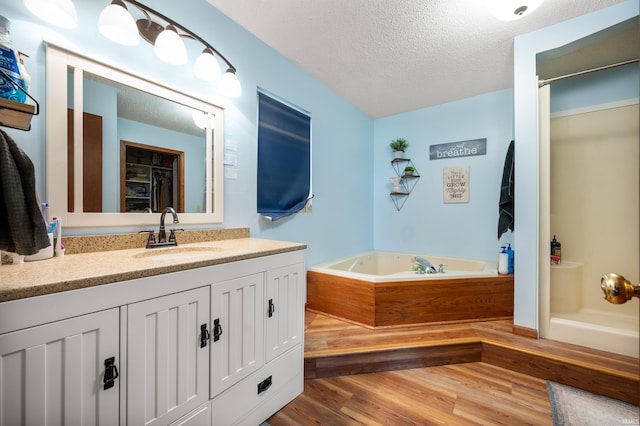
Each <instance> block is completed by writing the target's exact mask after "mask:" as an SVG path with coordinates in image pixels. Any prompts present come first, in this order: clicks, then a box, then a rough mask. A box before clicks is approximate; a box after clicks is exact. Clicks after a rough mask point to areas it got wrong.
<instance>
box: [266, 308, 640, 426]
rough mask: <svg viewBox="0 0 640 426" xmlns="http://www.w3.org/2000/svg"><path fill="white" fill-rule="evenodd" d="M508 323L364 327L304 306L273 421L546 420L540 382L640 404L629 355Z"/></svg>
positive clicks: (489, 422)
mask: <svg viewBox="0 0 640 426" xmlns="http://www.w3.org/2000/svg"><path fill="white" fill-rule="evenodd" d="M511 325H512V324H511V322H510V321H491V322H478V323H467V324H452V325H440V326H427V327H395V328H383V329H380V328H378V329H368V328H363V327H359V326H356V325H353V324H350V323H347V322H344V321H339V320H337V319H334V318H329V317H327V316H324V315H321V314H316V313H313V312H307V315H306V332H305V377H306V380H305V391H304V393H303V394H302V395H300V396H298V397H297V398H296V399H295V400H294V401H292V402H291V403H290V404H288V405H287V406H286V407H284V408H283V409H282V410H280V411H279V412H277V413H276V414H274V415H273V416H272V417H271V418H270V419H269V420H268V422H269V424H270V425H271V426H278V425H314V424H322V425H356V424H365V425H405V424H445V425H465V424H483V425H514V424H531V425H550V424H552V421H551V409H550V405H549V399H548V394H547V390H546V381H547V380H554V381H558V382H560V383H565V384H568V385H572V386H577V387H582V388H586V390H590V391H592V392H593V391H596V392H597V393H600V394H604V395H606V396H610V397H615V398H618V399H620V400H625V401H627V402H631V403H635V404H640V399H639V396H638V392H639V387H640V378H639V376H640V372H639V368H640V367H639V366H638V360H637V359H635V358H629V357H623V356H619V355H615V354H611V353H607V352H602V351H595V350H590V349H586V348H584V347H580V346H574V345H568V344H563V343H559V342H554V341H549V340H545V339H539V340H536V339H530V338H524V337H521V336H516V335H514V334H512V333H511Z"/></svg>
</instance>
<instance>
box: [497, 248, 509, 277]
mask: <svg viewBox="0 0 640 426" xmlns="http://www.w3.org/2000/svg"><path fill="white" fill-rule="evenodd" d="M506 248H507V247H506V246H502V251H501V252H500V254H499V255H498V273H499V274H500V275H507V274H508V273H509V254H508V253H507V250H506Z"/></svg>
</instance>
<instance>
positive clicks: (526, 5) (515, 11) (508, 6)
mask: <svg viewBox="0 0 640 426" xmlns="http://www.w3.org/2000/svg"><path fill="white" fill-rule="evenodd" d="M543 1H544V0H487V8H488V9H489V11H490V12H491V14H492V15H493V16H495V17H496V18H497V19H499V20H501V21H514V20H516V19H520V18H522V17H524V16H527V15H530V14H531V13H532V12H533V11H534V10H536V9H537V8H538V7H539V6H540V5H541V4H542V2H543Z"/></svg>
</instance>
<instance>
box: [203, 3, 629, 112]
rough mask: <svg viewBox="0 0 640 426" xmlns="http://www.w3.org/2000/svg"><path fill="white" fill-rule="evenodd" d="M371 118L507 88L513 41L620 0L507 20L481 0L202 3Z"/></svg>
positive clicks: (546, 6) (547, 6)
mask: <svg viewBox="0 0 640 426" xmlns="http://www.w3.org/2000/svg"><path fill="white" fill-rule="evenodd" d="M208 1H209V3H211V4H212V5H213V6H214V7H216V8H217V9H219V10H220V11H221V12H223V13H224V14H226V15H227V16H229V17H230V18H231V19H233V20H234V21H236V22H237V23H238V24H239V25H241V26H242V27H244V28H245V29H246V30H248V31H249V32H251V33H253V34H254V35H255V36H257V37H258V38H259V39H261V40H262V41H264V42H265V43H266V44H268V45H270V46H271V47H273V48H274V49H275V50H276V51H278V52H280V53H281V54H282V55H284V56H285V57H287V58H288V59H289V60H291V61H292V62H294V63H296V64H298V65H299V66H300V67H301V68H303V69H304V70H306V71H307V72H308V73H309V74H311V75H313V76H314V77H316V78H317V79H318V80H320V81H321V82H323V83H324V84H326V85H327V86H328V87H330V88H331V89H333V90H334V91H335V92H336V93H338V94H339V95H340V96H342V97H343V98H345V99H347V100H348V101H349V102H351V103H352V104H353V105H355V106H356V107H357V108H359V109H360V110H362V111H364V112H365V113H366V114H368V115H369V116H371V117H373V118H379V117H384V116H388V115H393V114H398V113H402V112H406V111H411V110H415V109H419V108H424V107H428V106H432V105H437V104H441V103H444V102H449V101H453V100H457V99H463V98H467V97H470V96H475V95H480V94H484V93H488V92H492V91H496V90H501V89H506V88H510V87H513V39H514V37H515V36H517V35H519V34H524V33H528V32H530V31H534V30H536V29H539V28H542V27H546V26H548V25H552V24H555V23H557V22H561V21H564V20H567V19H570V18H573V17H576V16H579V15H583V14H585V13H589V12H592V11H594V10H598V9H602V8H604V7H607V6H611V5H613V4H616V3H620V2H622V1H623V0H547V1H546V2H544V3H543V4H542V6H540V8H539V9H538V10H536V11H535V12H534V13H532V14H531V15H529V16H526V17H524V18H522V19H520V20H517V21H510V22H502V21H498V20H496V19H495V18H493V17H492V16H491V15H490V14H489V13H488V11H487V9H486V7H485V6H484V1H482V0H321V1H319V0H208Z"/></svg>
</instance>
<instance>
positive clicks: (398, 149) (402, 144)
mask: <svg viewBox="0 0 640 426" xmlns="http://www.w3.org/2000/svg"><path fill="white" fill-rule="evenodd" d="M389 147H391V151H393V152H394V153H395V156H396V158H402V155H403V154H404V151H405V150H406V149H407V148H408V147H409V144H408V143H407V140H406V139H405V138H397V139H394V140H392V141H391V143H390V144H389Z"/></svg>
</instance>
